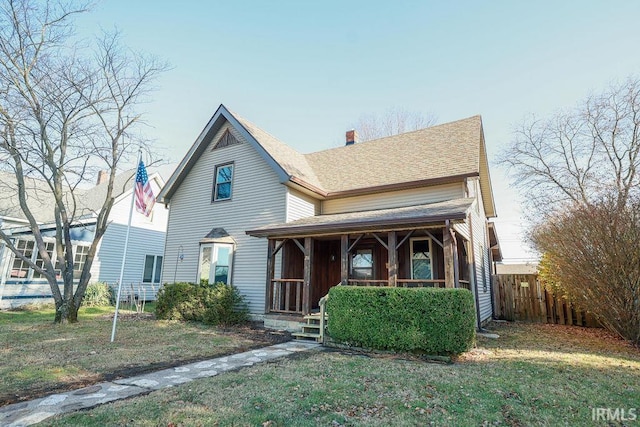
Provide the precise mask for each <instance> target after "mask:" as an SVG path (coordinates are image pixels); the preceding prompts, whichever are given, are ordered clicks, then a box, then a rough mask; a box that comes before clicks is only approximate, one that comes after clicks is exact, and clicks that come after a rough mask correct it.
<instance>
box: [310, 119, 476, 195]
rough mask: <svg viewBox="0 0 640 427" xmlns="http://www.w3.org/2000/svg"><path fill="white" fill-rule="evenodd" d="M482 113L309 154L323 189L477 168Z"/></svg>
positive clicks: (397, 181) (433, 176)
mask: <svg viewBox="0 0 640 427" xmlns="http://www.w3.org/2000/svg"><path fill="white" fill-rule="evenodd" d="M481 126H482V122H481V119H480V116H474V117H470V118H468V119H463V120H458V121H455V122H451V123H445V124H442V125H438V126H432V127H429V128H426V129H421V130H417V131H414V132H408V133H403V134H400V135H394V136H390V137H386V138H380V139H376V140H373V141H368V142H360V143H356V144H353V145H349V146H343V147H338V148H333V149H330V150H324V151H319V152H316V153H311V154H307V155H306V156H305V157H306V160H307V161H308V162H309V163H310V165H311V167H312V168H313V170H315V171H316V173H317V174H318V177H319V178H320V181H321V184H322V188H323V189H325V190H326V191H327V192H329V193H332V192H342V191H351V190H357V189H363V188H368V187H376V186H382V185H390V184H400V183H406V182H413V181H422V180H430V179H437V178H444V177H448V176H459V175H470V174H477V173H479V157H480V145H479V144H480V134H481Z"/></svg>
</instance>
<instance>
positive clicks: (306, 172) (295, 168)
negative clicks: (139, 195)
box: [159, 105, 495, 216]
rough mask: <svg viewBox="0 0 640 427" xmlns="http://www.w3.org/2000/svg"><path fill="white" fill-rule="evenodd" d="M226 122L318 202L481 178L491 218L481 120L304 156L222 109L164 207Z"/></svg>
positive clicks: (170, 184)
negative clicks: (318, 200)
mask: <svg viewBox="0 0 640 427" xmlns="http://www.w3.org/2000/svg"><path fill="white" fill-rule="evenodd" d="M226 121H228V122H229V123H230V124H231V125H232V126H234V127H235V128H236V130H237V131H238V132H240V133H241V134H242V136H243V137H244V138H245V139H246V140H247V141H248V143H249V144H251V145H252V146H253V147H254V148H255V149H256V150H257V151H258V153H260V154H261V155H262V157H263V158H264V159H265V160H266V161H267V163H268V164H269V165H271V167H272V168H273V169H274V170H275V171H276V173H277V174H278V176H279V178H280V182H282V183H283V184H286V185H294V186H299V187H303V188H304V189H306V190H307V191H309V192H311V193H313V194H315V195H316V197H318V198H321V199H323V198H337V197H346V196H352V195H357V194H369V193H376V192H382V191H390V190H394V189H404V188H411V187H419V186H426V185H433V184H437V183H445V182H453V181H457V180H460V179H463V178H466V177H479V178H480V186H481V191H482V195H483V202H484V207H485V212H486V214H487V216H495V205H494V202H493V194H492V191H491V182H490V178H489V166H488V162H487V155H486V150H485V146H484V135H483V130H482V119H481V117H480V116H473V117H470V118H467V119H462V120H458V121H455V122H451V123H445V124H441V125H438V126H432V127H429V128H426V129H421V130H417V131H414V132H408V133H403V134H399V135H394V136H390V137H386V138H380V139H377V140H373V141H368V142H361V143H356V144H353V145H349V146H343V147H337V148H331V149H328V150H323V151H318V152H315V153H310V154H306V155H305V154H301V153H299V152H298V151H296V150H295V149H293V148H291V147H289V146H288V145H286V144H284V143H283V142H281V141H279V140H278V139H277V138H275V137H274V136H272V135H270V134H269V133H267V132H265V131H263V130H262V129H260V128H258V127H257V126H255V125H254V124H252V123H251V122H249V121H247V120H245V119H243V118H241V117H239V116H238V115H236V114H234V113H231V112H230V111H229V110H228V109H227V108H226V107H225V106H224V105H220V107H219V108H218V110H217V111H216V113H215V114H214V115H213V117H212V118H211V120H210V121H209V123H207V126H206V127H205V128H204V130H203V131H202V132H201V133H200V135H199V136H198V138H197V139H196V141H195V142H194V144H193V145H192V147H191V149H190V150H189V152H188V153H187V155H186V156H185V157H184V159H183V160H182V162H181V163H180V165H179V166H178V168H177V169H176V171H175V172H174V174H173V175H172V176H171V178H170V179H169V180H168V181H167V185H166V186H165V187H164V188H163V189H162V191H161V192H160V195H159V199H164V202H165V203H167V202H168V201H169V200H170V199H171V197H172V195H173V193H174V192H175V191H176V190H177V188H178V187H179V186H180V183H181V182H182V181H183V180H184V178H185V176H186V175H187V174H188V173H189V170H190V169H191V167H192V166H193V164H194V163H195V162H196V161H197V159H198V158H199V157H200V154H201V153H202V152H204V150H205V149H206V147H207V146H208V144H209V143H210V142H211V139H212V138H213V136H214V135H215V134H216V133H217V132H218V131H219V130H220V128H221V127H222V126H223V125H224V123H225V122H226Z"/></svg>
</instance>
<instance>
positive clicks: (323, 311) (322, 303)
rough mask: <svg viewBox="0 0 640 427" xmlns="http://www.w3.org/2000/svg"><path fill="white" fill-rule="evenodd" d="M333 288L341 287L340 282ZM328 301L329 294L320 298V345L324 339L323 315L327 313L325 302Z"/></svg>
mask: <svg viewBox="0 0 640 427" xmlns="http://www.w3.org/2000/svg"><path fill="white" fill-rule="evenodd" d="M335 286H342V281H340V282H338V283H337V284H336V285H335ZM328 299H329V294H326V295H325V296H323V297H322V298H320V301H319V303H318V304H319V305H320V343H321V344H322V345H324V338H325V329H326V327H327V320H326V319H325V315H326V313H327V300H328Z"/></svg>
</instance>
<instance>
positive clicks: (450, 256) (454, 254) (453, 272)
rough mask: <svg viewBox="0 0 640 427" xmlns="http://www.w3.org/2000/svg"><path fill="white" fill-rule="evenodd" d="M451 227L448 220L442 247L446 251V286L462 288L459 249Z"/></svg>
mask: <svg viewBox="0 0 640 427" xmlns="http://www.w3.org/2000/svg"><path fill="white" fill-rule="evenodd" d="M452 231H453V230H451V225H450V224H449V221H448V220H447V222H446V226H445V227H444V228H443V229H442V246H443V250H444V286H445V288H457V287H459V286H460V281H459V278H458V272H457V270H458V248H457V243H456V239H455V236H454V235H452Z"/></svg>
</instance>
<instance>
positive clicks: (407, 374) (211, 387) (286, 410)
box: [45, 323, 640, 427]
mask: <svg viewBox="0 0 640 427" xmlns="http://www.w3.org/2000/svg"><path fill="white" fill-rule="evenodd" d="M492 329H494V330H495V332H497V333H498V334H500V335H501V338H500V339H498V340H492V339H486V338H482V337H480V338H479V339H478V347H477V348H476V349H474V350H473V351H471V352H469V353H466V354H464V355H463V356H462V357H461V358H460V360H459V361H458V362H457V363H455V364H451V365H440V364H430V363H425V362H424V361H421V360H417V359H410V358H409V359H407V358H404V359H403V358H401V357H399V356H398V357H393V356H389V355H385V356H370V355H363V354H359V353H346V352H340V351H325V352H319V353H311V354H303V355H298V356H297V357H294V358H289V359H283V360H280V361H277V362H273V363H269V364H262V365H256V366H253V367H250V368H245V369H242V370H240V371H236V372H230V373H226V374H224V375H220V376H218V377H213V378H208V379H203V380H199V381H194V382H192V383H189V384H185V385H182V386H179V387H175V388H172V389H166V390H161V391H157V392H154V393H151V394H150V395H147V396H143V397H138V398H133V399H130V400H126V401H120V402H115V403H112V404H109V405H105V406H102V407H98V408H95V409H93V410H91V411H87V412H82V413H76V414H71V415H67V416H64V417H59V418H56V419H53V420H50V421H49V422H48V424H47V423H45V424H46V425H55V426H63V425H64V426H67V425H82V426H102V425H110V426H116V425H123V426H124V425H137V426H156V425H164V426H166V425H171V426H181V425H184V426H208V425H223V426H225V425H234V426H266V427H275V426H315V425H330V426H331V425H333V426H338V425H345V426H388V425H394V426H396V425H398V426H403V425H407V426H414V425H437V426H489V425H491V426H497V425H500V426H504V425H507V426H529V425H549V426H555V425H594V423H593V422H592V420H591V414H592V413H591V410H592V408H597V407H605V408H606V407H608V408H626V409H627V410H628V409H630V408H640V352H639V350H638V349H637V348H632V347H630V346H629V345H627V344H626V343H625V342H623V341H621V340H618V339H616V338H615V337H612V336H610V335H608V334H607V333H606V332H605V331H603V330H598V329H583V328H573V327H565V326H558V325H535V324H521V323H517V324H502V323H501V324H496V325H493V326H492ZM636 411H638V410H637V409H636ZM638 412H640V411H638ZM632 424H633V423H632ZM595 425H597V423H595ZM600 425H605V423H604V422H601V423H600ZM613 425H616V424H613ZM634 425H635V424H634Z"/></svg>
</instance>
